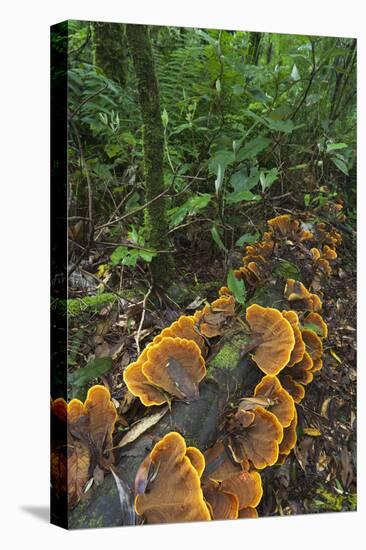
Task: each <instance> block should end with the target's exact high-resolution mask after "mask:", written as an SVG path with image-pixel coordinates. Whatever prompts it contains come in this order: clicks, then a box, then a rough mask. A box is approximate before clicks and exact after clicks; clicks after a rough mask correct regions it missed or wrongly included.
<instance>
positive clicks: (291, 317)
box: [282, 311, 305, 367]
mask: <svg viewBox="0 0 366 550" xmlns="http://www.w3.org/2000/svg"><path fill="white" fill-rule="evenodd" d="M282 315H283V317H284V318H285V319H287V321H288V322H289V323H290V325H291V327H292V330H293V332H294V337H295V345H294V349H293V350H292V352H291V356H290V360H289V362H288V363H287V366H288V367H292V366H293V365H294V364H295V363H298V362H299V361H301V359H302V358H303V357H304V353H305V344H304V341H303V339H302V335H301V330H300V323H299V317H298V315H297V313H296V312H295V311H282Z"/></svg>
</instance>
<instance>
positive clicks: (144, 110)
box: [126, 25, 173, 285]
mask: <svg viewBox="0 0 366 550" xmlns="http://www.w3.org/2000/svg"><path fill="white" fill-rule="evenodd" d="M126 34H127V39H128V43H129V47H130V51H131V54H132V59H133V64H134V68H135V73H136V79H137V88H138V95H139V102H140V109H141V116H142V122H143V148H144V171H145V186H146V197H145V198H146V202H149V201H151V200H152V199H154V198H155V197H156V196H158V195H160V194H161V193H163V192H164V189H165V186H164V172H163V156H164V130H163V124H162V120H161V109H160V97H159V87H158V82H157V79H156V75H155V67H154V58H153V51H152V47H151V41H150V37H149V33H148V28H147V27H146V26H145V25H126ZM145 232H146V238H147V244H148V246H149V247H150V248H153V249H155V250H167V249H168V248H169V240H168V236H167V235H168V221H167V214H166V198H165V197H164V196H162V197H160V198H159V199H157V200H155V201H153V202H151V203H150V204H149V206H147V207H146V210H145ZM172 266H173V260H172V257H171V255H170V254H162V255H158V256H156V257H155V258H154V259H153V261H152V274H153V279H154V282H155V283H158V284H160V285H163V284H165V283H168V282H169V279H170V274H171V272H172Z"/></svg>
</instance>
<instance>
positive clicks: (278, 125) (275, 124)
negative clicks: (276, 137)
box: [267, 118, 299, 134]
mask: <svg viewBox="0 0 366 550" xmlns="http://www.w3.org/2000/svg"><path fill="white" fill-rule="evenodd" d="M267 120H268V126H269V128H271V130H275V131H276V132H284V133H285V134H290V133H291V132H292V131H293V130H294V129H295V128H298V127H299V126H295V124H294V123H293V122H292V120H273V119H270V118H268V119H267Z"/></svg>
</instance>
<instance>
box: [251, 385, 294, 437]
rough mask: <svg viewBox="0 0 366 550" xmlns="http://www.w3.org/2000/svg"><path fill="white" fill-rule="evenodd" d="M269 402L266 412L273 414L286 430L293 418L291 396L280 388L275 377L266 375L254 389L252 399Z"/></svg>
mask: <svg viewBox="0 0 366 550" xmlns="http://www.w3.org/2000/svg"><path fill="white" fill-rule="evenodd" d="M257 396H262V397H266V398H267V399H268V400H269V405H268V407H267V410H269V411H270V412H271V413H273V414H274V415H275V416H276V418H277V419H278V420H279V422H280V423H281V425H282V427H283V428H287V427H288V426H289V425H290V424H291V421H292V419H293V417H294V414H295V405H294V400H293V399H292V397H291V395H290V394H289V393H288V392H287V391H286V390H285V389H284V388H283V387H282V386H281V383H280V381H279V380H278V378H277V377H276V376H271V375H270V374H267V375H266V376H264V377H263V378H262V380H261V381H260V382H259V384H257V386H256V387H255V389H254V397H257Z"/></svg>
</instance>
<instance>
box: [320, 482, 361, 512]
mask: <svg viewBox="0 0 366 550" xmlns="http://www.w3.org/2000/svg"><path fill="white" fill-rule="evenodd" d="M310 509H311V511H312V512H329V511H333V512H342V511H343V512H344V511H354V510H356V509H357V495H356V494H354V493H347V492H345V491H344V490H343V488H342V484H341V483H340V482H339V481H338V480H335V487H334V490H333V492H332V491H330V490H329V489H327V488H325V487H318V488H317V489H316V497H315V498H314V499H313V500H312V501H311V502H310Z"/></svg>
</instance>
